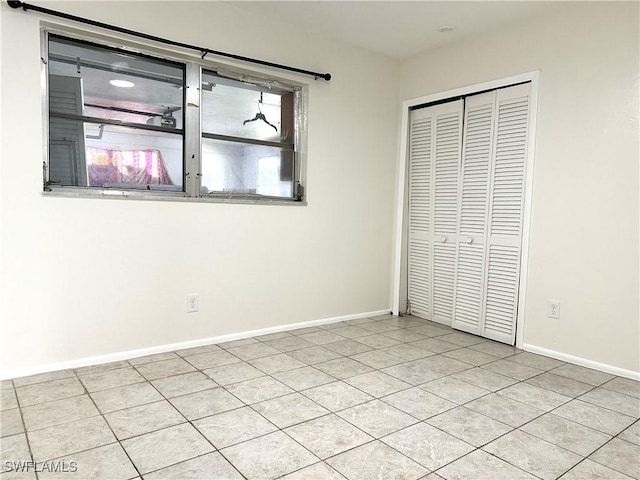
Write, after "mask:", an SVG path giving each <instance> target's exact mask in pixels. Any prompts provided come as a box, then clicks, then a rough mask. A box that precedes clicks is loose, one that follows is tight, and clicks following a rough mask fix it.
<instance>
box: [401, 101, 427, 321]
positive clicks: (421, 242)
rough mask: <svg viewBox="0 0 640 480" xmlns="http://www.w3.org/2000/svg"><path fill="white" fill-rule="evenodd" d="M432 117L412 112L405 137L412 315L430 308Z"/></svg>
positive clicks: (420, 314) (423, 313)
mask: <svg viewBox="0 0 640 480" xmlns="http://www.w3.org/2000/svg"><path fill="white" fill-rule="evenodd" d="M432 121H433V119H432V118H431V116H429V115H424V112H413V114H412V116H411V130H410V139H409V149H410V150H409V151H410V155H409V245H408V260H409V261H408V274H409V275H408V296H407V298H408V299H409V301H410V302H411V311H412V313H413V314H414V315H418V316H420V317H425V318H426V317H428V316H429V315H430V312H431V251H430V248H431V247H430V239H429V235H430V230H431V190H432V188H431V182H432V174H431V168H432V167H431V163H432V162H431V157H432V154H433V152H432V150H433V138H432V137H433V132H432Z"/></svg>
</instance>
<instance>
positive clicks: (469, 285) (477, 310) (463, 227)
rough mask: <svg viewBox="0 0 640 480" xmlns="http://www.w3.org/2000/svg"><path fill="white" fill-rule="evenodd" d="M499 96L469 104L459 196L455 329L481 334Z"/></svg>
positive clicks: (490, 95) (491, 94) (489, 95)
mask: <svg viewBox="0 0 640 480" xmlns="http://www.w3.org/2000/svg"><path fill="white" fill-rule="evenodd" d="M495 97H496V95H495V92H488V93H485V94H482V95H474V96H473V97H469V98H468V99H467V101H466V107H465V122H464V134H463V139H462V171H461V185H460V191H459V195H458V242H457V258H456V267H455V284H454V312H453V326H454V328H457V329H460V330H464V331H466V332H470V333H475V334H480V333H481V325H482V324H481V319H482V308H483V296H484V277H485V242H486V230H487V209H488V202H489V181H490V177H489V172H490V164H491V153H492V142H493V129H494V105H495Z"/></svg>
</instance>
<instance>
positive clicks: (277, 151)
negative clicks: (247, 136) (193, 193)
mask: <svg viewBox="0 0 640 480" xmlns="http://www.w3.org/2000/svg"><path fill="white" fill-rule="evenodd" d="M292 172H293V151H291V150H287V149H284V148H279V147H271V146H264V145H251V144H242V143H237V142H226V141H221V140H211V139H203V142H202V189H203V193H221V194H249V195H251V194H254V195H255V194H257V195H266V196H272V197H287V198H290V197H291V196H292V195H293V192H292V177H291V175H292Z"/></svg>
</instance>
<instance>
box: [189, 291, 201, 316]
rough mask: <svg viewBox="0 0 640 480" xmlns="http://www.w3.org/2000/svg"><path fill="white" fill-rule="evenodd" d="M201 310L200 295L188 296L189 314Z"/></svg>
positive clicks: (192, 294)
mask: <svg viewBox="0 0 640 480" xmlns="http://www.w3.org/2000/svg"><path fill="white" fill-rule="evenodd" d="M199 309H200V295H198V294H197V293H191V294H189V295H187V313H193V312H197V311H198V310H199Z"/></svg>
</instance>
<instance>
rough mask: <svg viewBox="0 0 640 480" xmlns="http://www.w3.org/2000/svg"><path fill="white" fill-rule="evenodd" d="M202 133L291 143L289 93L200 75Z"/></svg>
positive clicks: (291, 127)
mask: <svg viewBox="0 0 640 480" xmlns="http://www.w3.org/2000/svg"><path fill="white" fill-rule="evenodd" d="M202 82H203V83H202V89H201V91H202V102H201V106H202V131H203V132H206V133H216V134H219V135H229V136H234V137H243V138H251V139H255V140H265V141H271V142H280V143H288V144H292V143H293V138H294V131H293V129H294V121H293V92H288V91H284V90H280V89H277V88H271V89H269V88H267V87H261V86H256V85H252V84H247V83H244V82H240V81H238V80H232V79H228V78H224V77H220V76H218V75H214V74H213V73H208V72H203V75H202Z"/></svg>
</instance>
